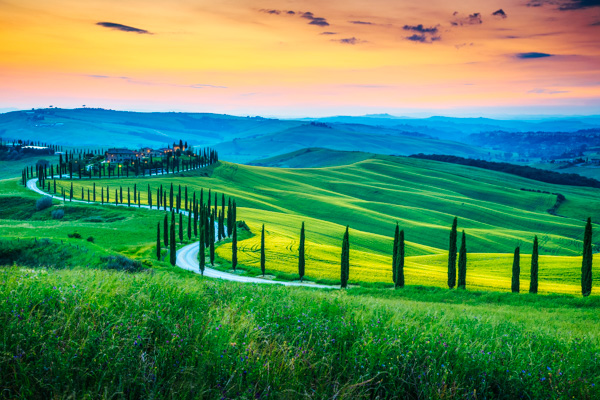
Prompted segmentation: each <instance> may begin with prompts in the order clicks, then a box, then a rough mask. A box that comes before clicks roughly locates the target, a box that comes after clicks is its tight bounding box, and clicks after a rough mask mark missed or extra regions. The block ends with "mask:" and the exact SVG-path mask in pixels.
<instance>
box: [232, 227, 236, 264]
mask: <svg viewBox="0 0 600 400" xmlns="http://www.w3.org/2000/svg"><path fill="white" fill-rule="evenodd" d="M231 267H232V268H233V270H234V271H235V267H237V227H236V226H235V225H234V228H233V239H232V240H231Z"/></svg>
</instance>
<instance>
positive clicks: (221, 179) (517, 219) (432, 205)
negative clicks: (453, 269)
mask: <svg viewBox="0 0 600 400" xmlns="http://www.w3.org/2000/svg"><path fill="white" fill-rule="evenodd" d="M203 174H208V175H209V176H202V175H203ZM134 182H137V183H138V185H140V187H141V188H142V203H145V202H146V187H147V185H148V184H150V185H151V188H152V191H153V193H155V192H156V188H157V187H158V186H160V185H165V186H169V185H170V184H171V182H173V183H174V184H175V185H178V184H181V185H182V186H185V185H187V186H188V188H189V190H190V193H191V191H194V190H195V191H196V192H199V191H200V189H201V188H204V189H205V190H206V189H209V188H210V189H212V190H213V192H215V191H216V192H218V193H219V194H220V193H225V194H226V195H227V196H233V197H235V198H236V199H237V203H238V219H239V220H244V221H246V223H247V224H248V225H249V227H250V228H251V231H252V232H253V233H254V234H255V236H252V237H249V238H248V239H246V240H244V241H242V242H240V254H239V259H240V262H241V264H243V265H244V267H245V269H246V270H247V271H248V272H249V273H251V274H256V273H257V272H258V270H257V266H258V259H259V251H258V248H259V236H258V235H256V234H257V233H258V232H259V231H260V226H261V224H263V223H264V224H265V226H266V231H267V238H266V247H267V269H268V270H269V271H270V272H272V273H277V272H282V273H288V274H289V273H291V274H293V273H294V272H295V271H296V263H297V240H298V232H299V227H300V224H301V222H302V221H304V222H305V223H306V227H307V244H306V246H307V272H306V274H307V278H308V279H311V280H315V281H319V282H337V281H338V279H339V253H340V245H341V237H342V234H343V231H344V228H345V225H346V224H348V225H350V228H351V230H350V233H351V272H350V282H351V284H364V285H381V284H391V267H390V265H391V247H392V235H393V229H394V226H395V222H396V221H398V222H399V223H400V226H401V228H402V229H404V230H405V232H406V238H407V256H408V258H407V268H406V274H407V284H409V285H410V284H416V285H434V286H441V287H443V286H444V285H445V282H446V276H445V274H446V265H445V257H446V254H447V242H448V234H449V227H450V225H451V224H452V219H453V218H454V216H457V217H458V219H459V229H461V230H462V229H464V230H465V231H466V233H467V247H468V250H469V270H468V271H469V272H468V274H467V285H468V286H469V287H471V288H478V289H485V290H490V289H492V290H501V291H506V290H509V288H510V271H511V266H512V252H513V250H514V248H515V247H516V246H518V245H519V246H521V251H522V254H523V257H522V277H521V286H522V288H521V289H522V290H527V289H528V279H529V277H528V275H529V265H528V261H529V258H528V256H527V254H530V253H531V243H532V240H533V236H534V235H538V236H539V239H540V254H541V255H542V257H541V266H540V291H541V292H543V293H554V292H556V293H571V294H577V293H579V291H580V269H581V257H580V254H581V249H582V242H581V241H582V236H583V228H584V219H585V218H587V217H588V216H590V215H591V216H593V215H598V212H599V211H600V200H599V196H598V194H599V193H600V191H599V190H597V189H590V188H578V187H569V186H556V185H550V184H545V183H541V182H537V181H532V180H528V179H523V178H519V177H515V176H511V175H506V174H502V173H496V172H493V171H486V170H481V169H478V168H470V167H464V166H460V165H453V164H446V163H439V162H430V161H424V160H417V159H410V158H402V157H386V156H378V157H375V158H371V159H368V160H364V161H361V162H358V163H355V164H352V165H347V166H340V167H329V168H317V169H278V168H263V167H251V166H243V165H237V164H230V163H227V162H220V163H219V164H218V165H217V166H214V167H211V168H209V169H208V170H206V171H202V172H190V173H184V174H181V175H179V176H175V177H153V178H143V179H138V180H137V181H135V180H133V179H129V180H126V179H123V180H119V181H116V180H112V181H110V182H108V181H105V185H108V186H109V187H110V188H111V189H110V190H111V192H112V193H113V194H114V189H115V188H117V187H118V186H117V185H123V187H124V188H126V187H127V186H130V187H131V188H132V187H133V184H134ZM74 184H75V186H74V187H75V190H74V192H75V194H76V197H77V196H79V193H80V189H81V186H83V187H84V188H86V189H87V188H89V187H90V185H91V184H90V183H89V182H86V181H85V180H82V181H75V182H74ZM58 185H59V186H61V185H62V186H64V187H65V188H68V187H69V185H70V182H68V181H63V182H58ZM97 185H98V183H97ZM521 188H525V189H530V190H542V191H547V192H552V193H561V194H563V195H564V196H565V197H566V199H567V200H566V201H565V202H564V203H562V205H561V206H560V207H559V208H558V210H557V214H558V215H550V214H549V213H548V212H547V210H548V209H549V208H551V207H552V206H553V205H554V203H555V202H556V196H555V195H551V194H544V193H537V192H530V191H523V190H520V189H521ZM98 190H99V189H98ZM190 196H191V194H190ZM113 197H114V196H113ZM219 199H220V196H219ZM595 243H596V245H597V242H595ZM217 254H218V256H220V257H221V258H222V259H223V260H225V261H226V260H229V259H230V258H231V250H230V244H229V243H225V244H223V245H221V246H220V247H219V248H218V250H217ZM599 283H600V280H599V279H598V278H596V279H595V285H598V284H599Z"/></svg>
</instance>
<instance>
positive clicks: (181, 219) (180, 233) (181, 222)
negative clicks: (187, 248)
mask: <svg viewBox="0 0 600 400" xmlns="http://www.w3.org/2000/svg"><path fill="white" fill-rule="evenodd" d="M179 243H183V215H182V214H181V213H179Z"/></svg>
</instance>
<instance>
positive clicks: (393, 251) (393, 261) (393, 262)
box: [392, 222, 400, 284]
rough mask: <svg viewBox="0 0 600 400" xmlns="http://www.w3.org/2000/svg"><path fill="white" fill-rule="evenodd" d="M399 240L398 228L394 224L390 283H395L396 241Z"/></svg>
mask: <svg viewBox="0 0 600 400" xmlns="http://www.w3.org/2000/svg"><path fill="white" fill-rule="evenodd" d="M399 239H400V227H399V226H398V223H397V222H396V231H395V232H394V247H392V281H393V282H394V284H395V283H396V259H397V257H398V240H399Z"/></svg>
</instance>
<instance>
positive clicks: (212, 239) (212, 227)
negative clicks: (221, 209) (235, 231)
mask: <svg viewBox="0 0 600 400" xmlns="http://www.w3.org/2000/svg"><path fill="white" fill-rule="evenodd" d="M209 249H210V265H215V209H213V211H212V212H211V213H210V247H209Z"/></svg>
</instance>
